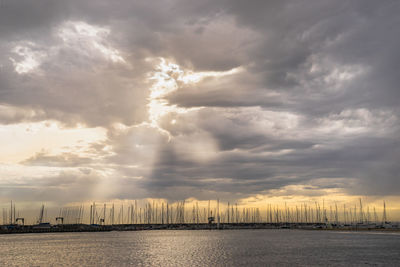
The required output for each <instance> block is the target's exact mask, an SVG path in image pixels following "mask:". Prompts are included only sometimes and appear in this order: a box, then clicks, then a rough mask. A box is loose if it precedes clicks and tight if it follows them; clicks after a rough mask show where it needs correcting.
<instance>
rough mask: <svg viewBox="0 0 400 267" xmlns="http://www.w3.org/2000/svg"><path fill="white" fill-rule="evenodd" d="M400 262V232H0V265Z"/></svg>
mask: <svg viewBox="0 0 400 267" xmlns="http://www.w3.org/2000/svg"><path fill="white" fill-rule="evenodd" d="M363 264H374V265H387V266H396V265H397V266H399V265H400V235H398V234H395V235H393V234H370V233H367V232H357V233H354V234H351V235H348V234H343V232H330V231H301V230H230V231H189V230H182V231H172V230H170V231H140V232H102V233H50V234H21V235H2V236H0V266H126V265H132V266H265V265H281V266H282V265H286V266H289V265H290V266H293V265H297V266H299V265H300V266H310V265H342V266H348V265H363Z"/></svg>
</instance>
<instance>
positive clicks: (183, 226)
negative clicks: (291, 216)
mask: <svg viewBox="0 0 400 267" xmlns="http://www.w3.org/2000/svg"><path fill="white" fill-rule="evenodd" d="M235 229H304V230H383V231H400V226H399V225H397V224H393V225H392V224H391V225H375V224H371V225H363V224H359V225H331V224H323V223H221V224H208V223H199V224H197V223H179V224H118V225H90V224H66V225H50V224H44V225H3V226H1V227H0V234H17V233H56V232H107V231H144V230H235Z"/></svg>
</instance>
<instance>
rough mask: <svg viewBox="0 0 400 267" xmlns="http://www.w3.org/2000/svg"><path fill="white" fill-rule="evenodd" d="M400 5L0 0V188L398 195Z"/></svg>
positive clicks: (318, 0)
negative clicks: (399, 50)
mask: <svg viewBox="0 0 400 267" xmlns="http://www.w3.org/2000/svg"><path fill="white" fill-rule="evenodd" d="M399 12H400V2H399V1H397V0H394V1H390V0H386V1H372V0H359V1H357V0H352V1H346V0H345V1H333V0H296V1H284V0H279V1H264V0H263V1H261V0H260V1H256V0H252V1H244V0H242V1H240V0H229V1H228V0H212V1H209V0H201V1H199V0H185V1H183V0H163V1H139V0H138V1H134V0H129V1H128V0H114V1H104V0H99V1H89V0H79V1H78V0H70V1H55V0H35V1H32V0H1V2H0V147H1V149H0V202H3V203H4V202H8V201H10V200H14V201H16V202H20V203H57V204H60V205H61V204H67V203H71V202H86V201H93V200H98V201H111V200H132V199H145V198H153V199H166V200H169V201H178V200H184V199H197V200H208V199H216V198H220V199H222V200H224V201H232V202H235V201H249V202H257V201H258V202H265V201H267V202H268V201H277V200H280V201H314V200H321V199H328V200H329V199H330V200H332V199H335V200H338V201H350V200H354V199H358V198H359V197H362V198H363V199H365V200H366V201H369V202H371V203H380V204H379V205H381V203H382V200H384V199H386V200H388V201H389V202H390V205H391V207H399V206H400V205H398V204H397V203H400V202H399V200H400V197H399V192H400V179H399V178H400V177H399V174H400V164H399V159H400V123H399V116H400V106H399V100H400V89H399V82H400V81H399V80H400V75H399V69H400V53H399V52H398V49H399V47H400V27H399V25H400V16H399V15H398V14H399Z"/></svg>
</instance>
